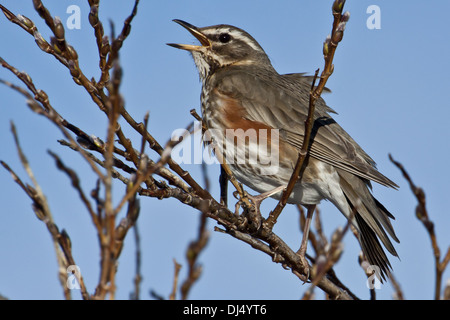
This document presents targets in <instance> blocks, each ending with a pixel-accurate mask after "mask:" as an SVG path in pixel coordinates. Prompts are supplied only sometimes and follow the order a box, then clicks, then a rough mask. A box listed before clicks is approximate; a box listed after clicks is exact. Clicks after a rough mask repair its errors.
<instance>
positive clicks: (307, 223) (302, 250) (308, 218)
mask: <svg viewBox="0 0 450 320" xmlns="http://www.w3.org/2000/svg"><path fill="white" fill-rule="evenodd" d="M306 209H307V213H306V221H305V226H304V228H303V237H302V243H301V244H300V249H298V251H297V255H298V256H299V257H300V260H302V263H303V265H304V266H305V268H306V271H307V273H309V265H308V261H306V258H305V255H306V248H307V246H308V237H309V228H310V226H311V220H312V217H313V214H314V210H315V209H316V205H315V204H312V205H307V206H306Z"/></svg>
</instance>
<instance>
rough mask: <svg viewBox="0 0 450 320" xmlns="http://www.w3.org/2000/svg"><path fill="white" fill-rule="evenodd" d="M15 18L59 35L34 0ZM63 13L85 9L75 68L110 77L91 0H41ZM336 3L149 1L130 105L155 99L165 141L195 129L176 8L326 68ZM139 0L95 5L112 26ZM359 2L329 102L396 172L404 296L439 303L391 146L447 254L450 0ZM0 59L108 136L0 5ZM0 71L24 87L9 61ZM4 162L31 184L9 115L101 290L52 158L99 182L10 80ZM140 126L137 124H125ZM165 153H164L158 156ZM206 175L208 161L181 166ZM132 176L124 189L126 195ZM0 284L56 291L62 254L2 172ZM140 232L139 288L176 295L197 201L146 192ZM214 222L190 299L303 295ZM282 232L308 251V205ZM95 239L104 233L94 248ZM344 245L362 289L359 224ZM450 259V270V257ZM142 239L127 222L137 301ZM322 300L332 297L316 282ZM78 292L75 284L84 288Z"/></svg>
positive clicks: (73, 36)
mask: <svg viewBox="0 0 450 320" xmlns="http://www.w3.org/2000/svg"><path fill="white" fill-rule="evenodd" d="M1 3H2V4H3V5H5V6H6V7H7V8H9V9H10V10H11V11H12V12H14V13H16V14H19V13H21V14H23V15H25V16H27V17H29V18H31V19H32V20H33V21H34V22H35V23H36V24H37V27H38V29H39V30H40V32H41V33H42V34H43V36H44V37H45V38H46V39H48V38H49V31H48V30H47V27H46V25H45V23H43V21H42V20H41V19H40V18H39V16H38V15H37V13H35V11H34V10H33V8H32V3H31V1H12V0H3V1H1ZM44 3H45V4H46V6H47V7H48V8H49V10H50V12H51V14H52V15H53V16H59V17H61V20H62V21H63V22H65V21H66V20H67V18H68V17H69V14H67V13H66V9H67V7H68V6H70V5H72V4H76V5H78V6H79V7H80V9H81V16H82V20H81V28H80V29H74V30H66V38H67V39H68V41H69V42H70V44H72V45H73V46H74V47H75V48H76V50H77V51H78V53H79V57H80V58H79V59H80V64H81V66H82V68H83V70H84V72H85V74H87V75H88V76H89V77H92V76H93V77H96V78H98V76H99V71H98V66H97V64H98V60H97V57H98V54H97V50H96V44H95V40H94V37H93V30H92V28H91V27H90V25H89V23H88V20H87V16H88V13H89V8H88V6H87V1H76V0H59V1H44ZM331 4H332V1H331V0H330V1H313V0H308V1H293V0H292V1H286V0H280V1H268V0H261V1H237V0H229V1H226V2H223V1H206V0H204V1H186V0H171V1H145V0H143V1H141V4H140V6H139V12H138V16H137V17H136V18H135V20H134V21H133V24H132V32H131V34H130V36H129V38H128V39H127V40H126V42H125V45H124V47H123V49H122V50H121V64H122V67H123V69H124V78H123V83H122V87H121V92H122V95H123V96H124V99H125V101H126V108H127V110H128V112H129V113H130V114H131V115H132V116H133V117H134V118H135V119H142V118H143V116H144V114H145V113H146V112H147V111H150V121H149V128H150V131H151V132H152V133H153V134H154V136H155V137H156V138H157V139H158V140H159V141H160V143H165V142H166V141H167V139H168V138H169V137H170V135H171V133H172V132H173V130H175V129H178V128H185V127H186V126H187V125H188V124H189V123H190V122H191V121H192V117H191V116H190V114H189V110H190V109H192V108H196V109H197V110H198V111H199V95H200V83H199V81H198V75H197V71H196V69H195V66H194V63H193V60H192V59H191V58H190V57H189V55H188V54H187V53H186V52H183V51H180V50H175V49H174V48H171V47H168V46H166V45H165V44H166V43H168V42H179V43H193V42H194V39H193V37H192V36H191V35H190V34H189V33H188V32H186V31H185V30H184V29H183V28H181V27H180V26H179V25H177V24H175V23H173V22H172V21H171V20H172V19H182V20H185V21H188V22H190V23H192V24H194V25H198V26H207V25H213V24H219V23H226V24H231V25H235V26H238V27H240V28H242V29H244V30H246V31H248V32H249V33H250V34H251V35H253V36H254V38H255V39H256V40H257V41H258V42H259V43H260V44H261V46H262V47H263V48H264V49H265V51H266V52H267V54H268V55H269V57H270V58H271V61H272V63H273V65H274V66H275V68H276V69H277V70H278V72H280V73H291V72H308V73H313V72H314V70H316V69H317V68H322V66H323V58H322V43H323V41H324V39H325V37H326V36H327V35H328V34H329V33H330V30H331V23H332V15H331ZM370 5H378V6H379V7H380V9H381V29H376V30H370V29H368V28H367V26H366V21H367V19H368V18H369V14H367V13H366V9H367V8H368V6H370ZM132 6H133V1H131V0H128V1H118V0H110V1H103V2H102V7H101V8H100V16H101V18H102V19H103V22H104V26H105V28H106V30H107V31H106V32H107V33H109V27H108V22H107V21H108V19H112V21H114V22H115V24H116V27H117V29H118V28H121V26H122V21H123V20H124V19H125V18H126V16H127V15H128V14H129V12H131V9H132ZM345 9H346V10H349V11H350V13H351V18H350V21H349V22H348V24H347V28H346V31H345V35H344V39H343V42H342V43H341V44H340V45H339V47H338V50H337V53H336V56H335V60H334V64H335V71H334V74H333V75H332V76H331V78H330V80H329V82H328V84H327V87H329V88H330V89H331V90H332V93H331V94H326V95H325V96H324V98H325V99H326V101H327V103H328V105H330V106H331V107H332V108H334V109H335V110H336V111H337V112H338V113H339V115H337V116H336V117H335V119H336V121H337V122H339V123H340V124H341V126H342V127H343V128H344V129H346V130H347V132H349V133H350V134H351V135H352V136H353V137H354V139H355V140H356V141H357V142H358V143H359V144H360V145H361V146H362V147H363V148H364V149H365V150H366V151H367V152H368V153H369V154H370V155H371V156H372V157H373V158H374V159H375V161H376V162H377V163H378V168H379V169H380V171H381V172H382V173H384V174H385V175H386V176H388V177H389V178H391V179H392V180H394V181H395V182H396V183H397V184H398V185H400V189H399V190H398V191H395V190H392V189H387V188H384V187H382V186H378V185H375V186H374V194H375V197H376V198H377V199H378V200H380V202H382V203H383V204H384V205H385V206H386V207H387V208H388V209H389V210H390V211H391V212H392V213H393V214H394V215H395V217H396V220H395V221H394V222H393V225H394V228H395V230H396V233H397V236H398V237H399V239H400V241H401V243H400V244H398V245H397V246H396V248H397V251H398V253H399V256H400V259H397V258H394V257H391V262H392V265H393V269H394V274H395V276H396V278H397V279H398V281H399V282H400V284H401V286H402V289H403V291H404V293H405V296H406V298H409V299H430V298H432V297H433V292H434V260H433V255H432V250H431V245H430V239H429V237H428V234H427V233H426V231H425V229H424V227H423V226H422V225H421V223H420V222H419V221H418V220H417V219H416V218H415V216H414V210H415V206H416V200H415V198H414V197H413V195H412V193H411V190H410V189H409V186H408V185H407V183H406V181H405V180H404V179H403V177H402V176H401V174H400V172H399V171H398V169H397V168H396V167H395V166H394V165H393V164H392V163H391V162H390V161H389V159H388V153H392V155H393V156H394V158H395V159H396V160H398V161H400V162H402V163H403V165H404V166H405V167H406V168H407V170H408V172H409V173H410V175H411V176H412V178H413V180H414V182H415V183H416V184H417V185H419V186H421V187H423V189H424V190H425V193H426V196H427V208H428V212H429V214H430V215H431V219H432V220H433V221H435V223H436V224H435V230H436V233H437V236H438V243H439V245H440V248H441V252H442V254H444V253H445V251H446V250H447V248H448V246H449V244H450V233H449V232H448V230H449V227H450V215H449V208H450V197H449V187H448V184H447V182H448V180H449V177H450V170H448V160H447V159H448V158H449V155H450V148H449V146H450V145H449V138H450V129H449V125H450V120H449V119H450V109H449V101H450V90H449V84H450V83H449V81H448V78H447V75H448V71H449V68H450V62H449V59H447V58H446V54H447V52H449V51H450V41H449V40H448V39H449V36H448V28H447V26H446V24H445V22H446V21H448V17H447V14H448V12H449V10H450V3H449V2H448V1H437V0H436V1H432V2H431V3H430V4H429V5H428V6H426V5H424V3H423V1H408V2H407V1H387V0H384V1H382V0H378V1H377V0H375V1H364V0H358V1H355V0H353V1H351V0H349V1H347V3H346V5H345ZM0 30H2V32H1V33H0V42H1V43H2V45H1V48H0V56H1V57H2V58H4V59H5V60H6V61H7V62H9V63H10V64H12V65H14V66H15V67H16V68H17V69H19V70H25V71H27V72H28V73H29V74H30V76H31V77H32V78H33V80H34V83H35V85H36V86H37V87H38V88H41V89H43V90H45V91H46V92H47V93H48V95H49V97H50V100H51V102H52V104H53V106H54V107H55V108H56V109H57V110H58V111H59V113H60V114H61V115H62V116H63V117H65V118H66V119H67V120H69V121H70V122H72V123H75V124H78V125H80V126H81V127H82V128H83V129H84V130H85V131H86V132H89V133H92V134H95V135H97V136H100V137H104V135H105V133H106V119H105V118H104V116H103V114H102V113H101V112H100V111H99V110H98V109H97V108H96V107H95V106H94V105H93V103H92V102H91V100H90V98H89V97H88V95H87V94H86V92H85V91H84V90H83V89H81V88H80V87H78V86H76V85H74V83H73V81H72V79H71V77H70V74H69V72H68V71H67V70H66V69H65V68H64V67H63V66H61V65H59V64H58V63H57V62H56V61H55V60H54V58H53V57H51V56H49V55H46V54H44V53H43V52H42V51H40V50H39V49H38V48H37V46H36V45H35V43H34V39H33V38H32V37H31V36H30V35H28V34H26V33H25V32H24V31H23V30H21V29H20V28H19V27H18V26H16V25H13V24H11V23H10V22H8V21H7V20H6V19H5V18H4V17H3V15H1V16H0ZM0 78H1V79H5V80H8V81H11V82H13V83H19V81H18V80H16V79H15V78H14V76H12V75H11V74H10V73H9V72H8V71H7V70H4V69H0ZM0 97H1V99H0V114H1V116H0V145H1V146H2V148H1V150H0V159H1V160H3V161H5V162H7V163H8V164H9V165H10V166H11V167H12V168H13V169H14V170H16V171H17V172H18V173H19V174H20V176H21V177H22V178H23V179H24V180H26V181H28V180H27V178H26V174H25V173H24V171H23V170H22V168H21V166H20V163H19V160H18V156H17V153H16V151H15V147H14V144H13V139H12V135H11V133H10V128H9V122H10V120H12V121H14V123H15V124H16V126H17V130H18V133H19V138H20V140H21V144H22V147H23V150H24V152H25V153H26V154H27V155H28V157H29V160H30V161H31V166H32V169H33V170H34V172H35V175H36V177H37V179H38V181H39V183H40V184H41V186H42V188H43V190H44V192H45V194H46V195H47V197H48V200H49V203H50V206H51V209H52V212H53V215H54V218H55V221H56V223H57V225H58V226H59V227H60V228H65V229H66V230H67V232H68V233H69V235H70V237H71V239H72V243H73V252H74V256H75V259H76V261H77V264H78V265H79V266H80V268H81V272H82V274H83V277H84V279H85V281H86V284H87V287H88V290H89V291H90V292H92V291H93V290H94V288H95V285H96V283H97V280H98V271H99V256H98V252H99V250H98V247H97V238H96V235H95V233H94V228H93V227H92V224H91V222H90V219H89V217H88V214H87V212H85V210H84V209H83V207H81V206H80V204H79V198H78V196H77V194H76V193H75V191H74V190H73V189H72V188H71V186H70V182H69V181H68V179H67V178H66V176H65V175H63V174H62V173H61V172H59V171H58V170H57V169H56V168H55V166H54V163H53V160H52V159H51V158H50V156H49V155H48V154H47V150H48V149H50V150H52V151H53V152H56V153H57V154H59V155H60V156H61V157H62V159H63V160H64V162H65V164H66V165H68V166H70V167H72V168H74V169H76V170H77V171H78V172H79V173H80V176H81V179H82V185H83V187H84V189H85V190H86V191H89V190H91V189H92V188H93V186H94V180H93V179H92V177H91V172H90V169H89V167H88V166H86V165H85V164H84V163H83V161H82V159H81V158H80V157H79V156H78V155H76V154H74V152H73V151H70V150H68V149H67V148H64V147H62V146H60V145H59V144H58V143H57V140H58V139H60V138H61V134H60V132H59V131H58V130H57V129H56V128H55V127H53V126H52V125H50V124H49V123H48V122H47V120H45V119H44V118H43V117H39V116H37V115H36V114H34V113H32V112H31V111H29V109H28V108H27V107H26V105H25V101H24V99H23V97H22V96H20V95H18V94H17V93H15V92H13V91H11V90H10V89H9V88H7V87H4V86H0ZM125 131H126V132H127V133H129V135H130V136H131V137H132V138H133V137H136V136H135V135H134V134H133V132H132V131H131V130H129V129H127V128H126V129H125ZM150 154H151V156H152V157H153V159H157V157H156V155H155V154H154V153H150ZM184 167H185V168H186V169H188V170H189V171H190V172H191V173H192V175H193V176H195V177H197V178H198V180H199V181H202V178H201V177H202V176H201V170H200V166H199V165H185V166H184ZM208 172H209V174H210V179H211V182H212V189H211V192H212V194H213V195H218V183H217V176H218V173H219V168H218V167H217V166H214V165H211V166H208ZM121 188H122V186H121V185H120V184H118V185H117V188H116V192H117V195H120V194H121V190H122V189H121ZM0 191H1V192H0V203H1V204H2V205H1V209H0V257H1V263H0V293H1V294H3V295H5V296H7V297H10V298H12V299H35V298H40V299H61V298H62V290H61V288H60V286H59V283H58V280H57V265H56V259H55V255H54V252H53V248H52V244H51V239H50V236H49V234H48V231H47V230H46V228H45V226H44V224H42V223H41V222H40V221H38V220H37V219H36V217H35V216H34V213H33V212H32V210H31V206H30V204H31V201H30V200H29V199H28V198H27V196H26V195H25V194H24V193H23V192H22V191H21V190H20V189H19V187H18V186H17V185H16V184H15V183H14V182H13V181H12V179H11V178H10V175H9V174H8V173H7V172H6V171H5V170H0ZM275 204H276V202H275V201H274V200H271V199H270V200H267V201H265V203H264V204H263V212H268V211H269V210H270V209H271V208H273V207H274V206H275ZM141 206H142V210H141V214H140V217H139V229H140V233H141V241H142V248H143V252H142V255H143V262H142V273H143V277H144V280H143V283H142V298H149V295H148V291H149V290H154V291H156V292H158V293H159V294H161V295H163V296H166V297H167V296H168V295H169V293H170V290H171V286H172V279H173V269H174V267H173V261H172V260H173V258H175V259H176V260H177V261H178V262H179V263H181V264H182V265H183V268H182V270H181V274H180V277H181V280H183V279H184V278H185V277H186V272H187V263H186V260H185V257H184V254H185V250H186V247H187V245H188V242H189V241H190V240H192V239H194V238H195V237H196V233H197V225H198V213H197V211H195V210H192V209H190V208H187V207H185V206H183V205H182V204H180V203H179V202H178V201H176V200H173V199H169V200H165V201H158V200H156V199H150V198H143V199H142V200H141ZM320 209H321V213H322V219H323V223H324V228H325V232H326V233H327V235H330V234H331V233H332V232H333V231H334V230H335V228H337V227H338V226H343V225H344V224H345V220H344V218H343V217H342V215H341V214H340V213H339V212H338V210H337V209H335V208H334V207H333V206H332V205H330V204H329V203H323V204H321V205H320ZM213 226H214V222H213V221H212V220H211V221H209V223H208V227H209V229H210V230H211V239H210V242H209V245H208V246H207V248H206V249H205V250H204V252H203V253H202V255H201V257H200V260H199V261H200V262H201V264H202V265H203V274H202V276H201V278H200V280H199V282H198V283H197V284H196V285H195V286H194V287H193V289H192V291H191V295H190V298H192V299H298V298H299V297H301V296H302V294H303V292H304V290H305V289H306V288H308V285H301V284H300V283H299V281H298V279H297V278H296V277H295V276H294V275H292V274H291V273H290V272H289V271H286V270H284V269H283V268H282V267H281V266H280V265H277V264H274V263H272V262H271V260H270V258H269V257H268V256H266V255H264V254H263V253H261V252H258V251H255V250H253V249H251V248H250V247H249V246H248V245H246V244H244V243H242V242H239V241H237V240H235V239H234V238H232V237H230V236H227V235H224V234H221V233H217V232H214V231H213ZM274 230H275V232H276V233H277V234H279V235H280V236H281V237H282V238H283V239H285V241H286V242H287V243H288V244H290V245H292V247H294V248H297V246H298V245H299V242H300V239H301V234H300V233H299V227H298V214H297V211H296V209H295V208H294V207H291V206H288V207H287V208H286V209H285V210H284V211H283V213H282V216H281V217H280V219H279V222H278V224H277V225H276V227H275V229H274ZM94 244H95V245H94ZM344 245H345V251H344V254H343V255H342V257H341V260H340V262H339V263H338V265H337V266H336V268H335V269H336V272H337V274H338V276H339V277H340V279H341V280H342V281H343V282H344V283H345V284H346V285H347V286H349V287H350V288H352V289H353V291H354V292H355V293H356V294H357V295H358V296H359V297H361V298H368V296H369V294H368V290H367V288H366V285H365V275H364V273H363V271H362V269H361V268H360V267H359V265H358V264H357V254H358V252H359V245H358V244H357V241H356V240H355V238H354V237H353V236H352V235H351V234H347V236H346V237H345V239H344ZM449 270H450V269H449ZM449 270H447V272H446V273H445V274H444V280H446V279H449V278H450V271H449ZM133 272H134V241H133V237H132V234H131V233H130V234H129V236H128V239H127V241H126V244H125V248H124V251H123V253H122V256H121V258H120V262H119V269H118V274H117V286H118V291H117V297H118V298H122V299H127V298H128V295H129V293H130V292H131V291H132V281H133V276H134V273H133ZM392 292H393V291H392V288H391V286H390V284H387V285H384V286H382V288H381V289H380V290H377V294H378V297H379V298H385V299H390V298H391V295H392ZM316 293H317V298H323V294H322V293H321V292H320V290H317V291H316ZM73 296H74V298H78V297H79V295H78V293H76V292H73Z"/></svg>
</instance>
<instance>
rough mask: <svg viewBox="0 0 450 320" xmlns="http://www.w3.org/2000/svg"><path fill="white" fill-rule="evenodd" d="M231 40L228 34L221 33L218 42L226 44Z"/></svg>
mask: <svg viewBox="0 0 450 320" xmlns="http://www.w3.org/2000/svg"><path fill="white" fill-rule="evenodd" d="M230 40H231V36H230V35H229V34H228V33H221V34H220V35H219V41H220V42H222V43H227V42H229V41H230Z"/></svg>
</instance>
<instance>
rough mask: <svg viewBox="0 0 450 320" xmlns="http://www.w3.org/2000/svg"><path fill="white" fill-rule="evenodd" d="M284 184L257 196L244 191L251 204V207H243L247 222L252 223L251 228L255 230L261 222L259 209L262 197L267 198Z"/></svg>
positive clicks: (281, 188) (282, 187)
mask: <svg viewBox="0 0 450 320" xmlns="http://www.w3.org/2000/svg"><path fill="white" fill-rule="evenodd" d="M284 188H285V186H279V187H277V188H275V189H273V190H270V191H267V192H264V193H261V194H259V195H257V196H252V195H249V194H248V193H246V194H245V195H246V197H247V198H248V199H250V201H251V202H252V204H253V206H252V207H251V208H247V209H244V216H245V217H246V218H247V220H248V222H249V224H252V229H253V230H254V231H257V230H258V229H259V228H260V227H261V224H262V221H263V218H262V215H261V211H260V206H261V202H262V201H263V200H264V199H267V198H268V197H270V196H272V195H274V194H275V193H277V192H279V191H281V190H283V189H284Z"/></svg>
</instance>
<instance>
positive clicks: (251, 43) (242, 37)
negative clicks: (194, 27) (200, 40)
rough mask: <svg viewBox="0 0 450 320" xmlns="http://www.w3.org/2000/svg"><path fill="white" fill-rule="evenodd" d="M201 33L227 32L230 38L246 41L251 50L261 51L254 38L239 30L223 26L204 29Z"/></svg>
mask: <svg viewBox="0 0 450 320" xmlns="http://www.w3.org/2000/svg"><path fill="white" fill-rule="evenodd" d="M203 33H204V34H205V35H206V36H211V35H213V34H221V33H229V34H230V35H231V37H232V38H234V39H237V40H240V41H243V42H245V43H247V44H248V45H249V46H250V47H251V48H252V49H253V50H255V51H259V52H262V51H263V50H262V49H261V47H260V46H259V45H258V44H257V43H255V40H253V39H252V38H249V37H248V36H246V35H245V34H244V33H242V32H241V31H239V30H233V29H230V28H227V27H224V28H218V29H212V30H204V31H203Z"/></svg>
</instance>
